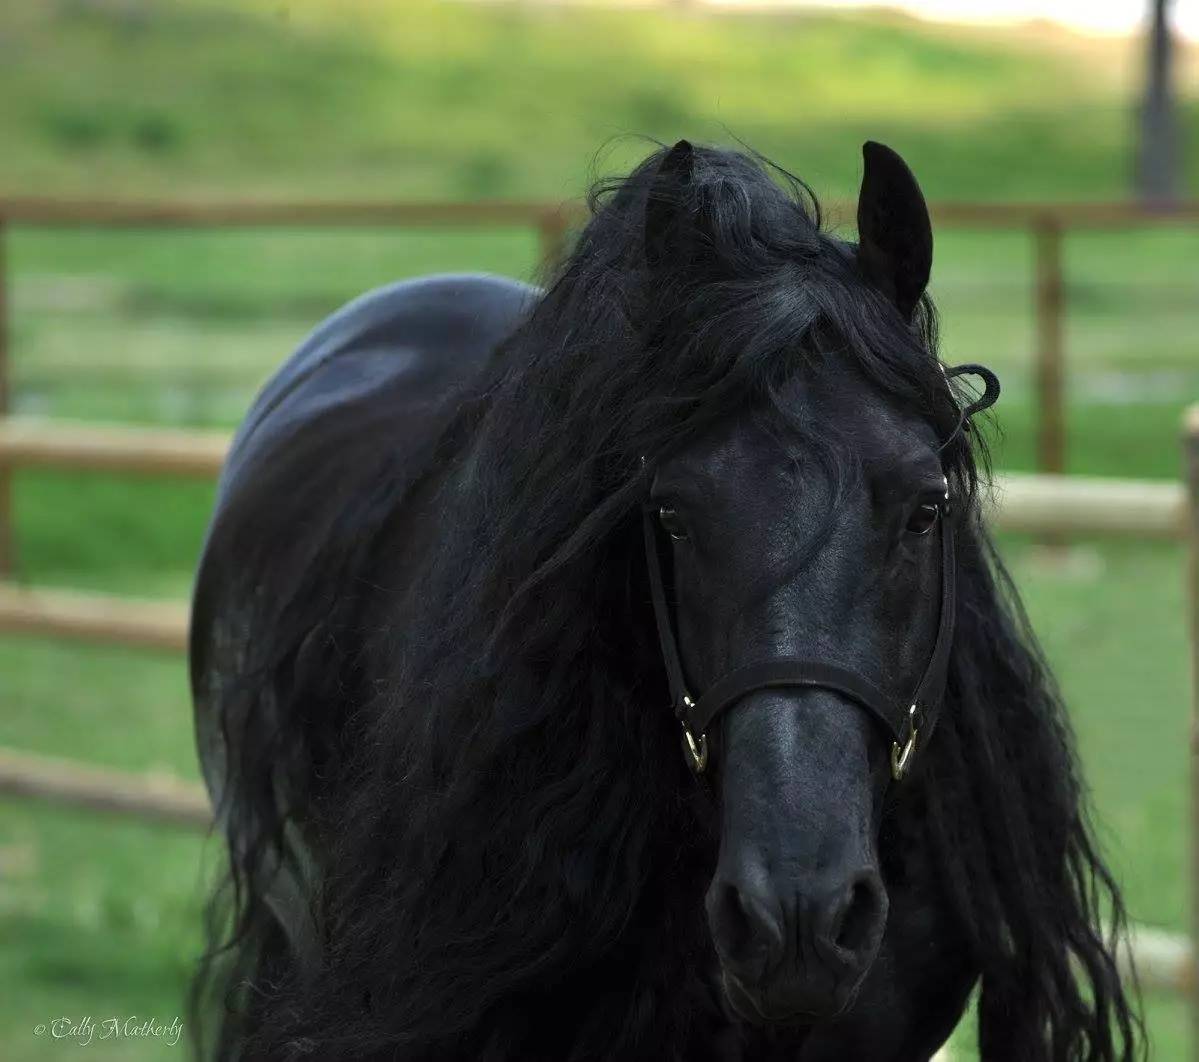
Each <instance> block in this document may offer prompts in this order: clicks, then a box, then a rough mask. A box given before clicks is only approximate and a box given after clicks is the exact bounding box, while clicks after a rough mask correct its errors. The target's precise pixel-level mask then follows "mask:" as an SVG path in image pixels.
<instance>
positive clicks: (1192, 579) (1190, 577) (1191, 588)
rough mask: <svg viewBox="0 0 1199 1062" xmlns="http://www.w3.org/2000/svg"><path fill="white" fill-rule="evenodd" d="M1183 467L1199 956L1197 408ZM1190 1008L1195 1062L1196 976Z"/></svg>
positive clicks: (1198, 1046) (1188, 423) (1185, 438)
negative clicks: (1198, 831)
mask: <svg viewBox="0 0 1199 1062" xmlns="http://www.w3.org/2000/svg"><path fill="white" fill-rule="evenodd" d="M1182 447H1183V467H1184V469H1185V472H1184V474H1185V476H1186V482H1187V486H1188V488H1189V493H1188V505H1187V511H1188V514H1189V517H1190V519H1189V520H1188V521H1187V554H1188V556H1187V584H1188V586H1187V610H1188V612H1189V614H1190V615H1189V620H1190V638H1191V742H1190V751H1191V764H1190V767H1191V772H1190V773H1191V815H1190V828H1189V829H1188V830H1187V834H1188V836H1189V838H1190V846H1191V851H1190V862H1189V866H1190V872H1191V882H1190V888H1191V942H1192V943H1191V947H1192V954H1193V955H1197V956H1199V834H1197V832H1196V831H1197V829H1199V405H1194V406H1191V407H1190V409H1188V410H1187V412H1186V416H1185V417H1184V419H1183V429H1182ZM1188 995H1189V996H1190V1005H1191V1058H1192V1059H1195V1060H1196V1062H1199V976H1194V975H1192V977H1191V982H1190V984H1189V986H1188Z"/></svg>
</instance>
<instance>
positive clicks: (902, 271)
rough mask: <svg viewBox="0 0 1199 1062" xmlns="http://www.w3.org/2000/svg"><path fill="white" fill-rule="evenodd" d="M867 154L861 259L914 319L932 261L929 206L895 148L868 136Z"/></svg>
mask: <svg viewBox="0 0 1199 1062" xmlns="http://www.w3.org/2000/svg"><path fill="white" fill-rule="evenodd" d="M862 157H863V158H864V159H865V162H866V172H865V174H864V175H863V177H862V190H861V192H859V193H858V260H859V261H860V262H861V264H862V269H863V271H864V272H865V273H866V276H867V277H869V279H870V280H871V282H872V283H874V284H875V285H876V286H877V287H878V288H879V289H880V290H882V291H883V292H885V293H886V295H887V296H888V298H890V299H891V300H892V301H893V302H894V303H895V305H896V306H898V307H899V312H900V313H902V314H903V316H904V317H905V318H910V317H911V316H912V312H913V311H914V310H915V309H916V304H917V303H918V302H919V301H920V296H921V295H922V294H924V289H925V288H926V287H927V286H928V276H929V273H930V272H931V270H932V265H933V228H932V223H931V222H930V221H929V217H928V207H927V205H925V202H924V195H923V194H922V193H921V191H920V185H918V184H917V183H916V178H915V177H913V176H912V171H911V170H910V169H908V165H907V163H906V162H904V161H903V159H901V158H900V157H899V155H898V154H897V153H896V152H894V151H892V150H891V149H890V148H889V147H887V146H886V145H884V144H876V143H875V142H874V141H873V140H867V141H866V143H865V144H863V145H862Z"/></svg>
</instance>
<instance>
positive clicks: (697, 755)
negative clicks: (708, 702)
mask: <svg viewBox="0 0 1199 1062" xmlns="http://www.w3.org/2000/svg"><path fill="white" fill-rule="evenodd" d="M694 707H695V702H694V701H692V699H691V698H690V697H688V696H687V695H686V694H684V695H683V708H684V709H691V708H694ZM679 722H680V723H681V724H682V726H683V740H684V742H685V744H686V746H687V762H688V763H689V764H690V765H691V769H692V770H693V771H694V772H695V773H696V774H703V773H704V768H705V767H707V766H708V735H707V734H700V736H699V739H698V740H696V737H695V734H694V733H693V732H692V730H691V727H689V726H688V725H687V717H686V716H685V715H683V716H681V717H680V719H679Z"/></svg>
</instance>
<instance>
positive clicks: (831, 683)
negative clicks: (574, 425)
mask: <svg viewBox="0 0 1199 1062" xmlns="http://www.w3.org/2000/svg"><path fill="white" fill-rule="evenodd" d="M946 498H947V499H948V494H947V495H946ZM937 523H938V525H939V532H940V535H941V616H940V620H939V621H938V625H937V640H936V643H935V644H934V645H933V651H932V654H931V656H930V657H929V661H928V665H927V666H926V667H925V669H924V675H923V676H922V677H921V679H920V683H919V685H917V687H916V690H915V692H914V693H913V694H912V696H911V697H910V698H907V699H904V700H897V699H895V698H894V697H892V696H889V695H888V694H887V693H885V692H884V691H883V690H881V689H879V688H878V686H876V685H875V684H874V683H873V682H871V681H870V680H869V679H867V678H864V677H863V676H861V675H858V674H855V673H854V672H852V671H849V670H848V669H846V668H843V667H840V666H839V665H837V664H830V663H827V662H826V661H823V660H813V659H808V658H805V657H780V658H776V659H772V660H763V661H760V662H758V663H753V664H747V665H745V666H743V667H739V668H736V669H734V670H733V671H730V672H728V673H727V674H725V675H724V676H722V677H721V678H719V679H717V680H716V682H714V683H713V684H712V685H711V686H710V687H708V689H707V690H706V691H705V692H704V693H703V694H702V695H701V696H700V697H699V699H698V700H693V699H692V698H691V695H690V694H689V693H688V692H687V690H688V687H687V682H686V678H685V676H684V674H683V662H682V660H681V658H680V657H679V650H678V644H677V642H676V641H675V636H674V626H673V624H672V623H671V617H670V609H669V607H668V605H667V603H666V588H665V585H664V583H663V581H662V563H661V559H660V558H659V556H658V537H657V534H656V531H655V523H654V512H653V508H652V506H650V505H649V504H646V505H645V506H643V508H642V512H641V526H642V531H643V533H644V537H645V562H646V567H647V568H648V569H649V586H650V595H651V597H652V599H653V606H654V618H655V620H656V621H657V625H658V641H659V644H660V645H661V648H662V660H663V662H664V663H665V665H666V677H667V679H668V681H669V683H670V696H671V700H672V702H673V708H674V713H675V717H676V718H677V719H678V720H679V722H680V723H681V724H682V727H683V738H684V741H685V743H686V750H687V756H688V762H689V763H690V764H691V767H692V769H693V770H694V771H695V773H696V774H700V773H702V772H703V770H704V768H705V767H706V766H707V764H708V737H707V731H708V727H710V726H711V725H712V723H713V722H714V721H715V720H716V719H717V718H718V717H719V716H720V714H721V713H722V712H724V711H725V710H726V709H728V708H731V707H732V706H733V705H734V704H736V703H737V702H738V701H739V700H741V699H742V698H743V697H745V696H747V695H748V694H751V693H754V692H755V691H757V690H761V689H772V688H788V687H808V688H816V689H826V690H833V691H835V692H836V693H840V694H841V695H842V696H844V697H846V698H848V699H849V700H851V701H853V702H854V703H855V704H857V705H858V706H859V707H861V708H864V709H865V710H866V711H867V712H869V713H870V714H871V716H872V717H873V718H874V719H875V721H876V722H878V724H879V725H880V726H882V727H883V729H884V730H886V732H887V734H888V735H889V736H890V737H891V739H892V744H891V774H892V777H894V778H895V780H896V781H898V780H899V779H901V778H903V776H904V775H905V774H906V773H907V770H908V767H909V766H910V765H911V760H912V755H913V753H914V752H915V751H916V735H917V732H918V731H923V733H924V735H925V740H927V738H928V736H929V735H930V734H931V733H932V730H933V728H934V727H935V725H936V721H937V714H938V712H939V711H940V707H941V700H942V697H943V696H944V693H945V681H946V676H947V674H948V671H949V653H950V648H951V646H952V644H953V626H954V609H955V604H956V600H957V598H956V593H955V575H956V571H957V568H956V562H955V558H954V548H953V546H954V542H953V527H952V525H951V523H950V521H949V516H948V512H947V511H946V510H942V512H941V514H940V516H939V517H938V520H937Z"/></svg>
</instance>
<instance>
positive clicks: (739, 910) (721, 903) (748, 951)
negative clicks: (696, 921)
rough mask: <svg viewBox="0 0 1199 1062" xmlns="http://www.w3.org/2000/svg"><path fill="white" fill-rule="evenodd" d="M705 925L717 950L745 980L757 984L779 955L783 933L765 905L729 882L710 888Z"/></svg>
mask: <svg viewBox="0 0 1199 1062" xmlns="http://www.w3.org/2000/svg"><path fill="white" fill-rule="evenodd" d="M708 921H709V924H710V925H711V929H712V939H713V942H714V943H715V944H716V950H717V951H718V952H719V953H720V956H721V958H722V959H723V960H724V961H725V962H727V963H729V964H730V965H732V966H734V967H735V968H736V972H737V974H738V976H739V977H741V978H742V979H744V980H747V981H758V980H760V979H761V978H762V976H763V975H764V974H765V972H766V970H767V969H768V968H769V967H770V966H771V965H773V964H774V962H775V961H776V960H777V958H778V956H779V953H780V952H781V951H782V945H783V933H782V929H781V927H780V926H779V924H778V921H777V920H776V919H775V918H774V917H773V916H772V915H771V914H770V911H769V910H768V908H767V906H766V904H765V903H764V902H763V901H761V900H760V899H758V898H757V897H754V896H751V895H749V894H747V893H745V892H743V891H742V890H740V889H739V888H737V886H736V885H734V884H732V883H731V882H719V883H714V884H713V886H712V889H711V891H710V892H709V894H708Z"/></svg>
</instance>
